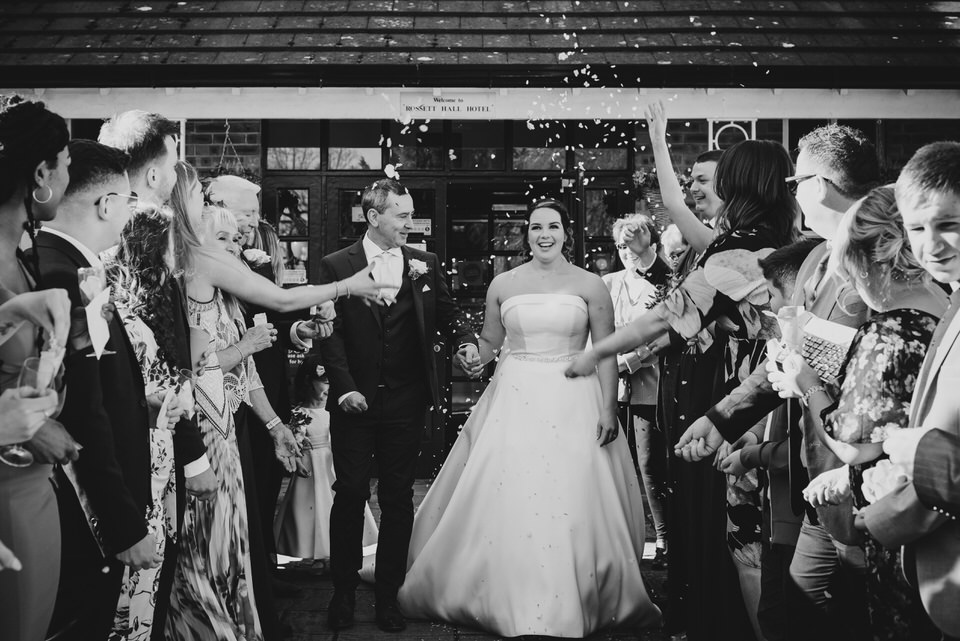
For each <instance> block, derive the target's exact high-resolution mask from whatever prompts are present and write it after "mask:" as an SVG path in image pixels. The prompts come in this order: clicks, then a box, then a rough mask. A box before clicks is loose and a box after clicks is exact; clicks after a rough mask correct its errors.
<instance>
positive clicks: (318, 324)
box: [296, 318, 333, 341]
mask: <svg viewBox="0 0 960 641" xmlns="http://www.w3.org/2000/svg"><path fill="white" fill-rule="evenodd" d="M296 331H297V338H299V339H300V340H302V341H312V340H317V339H320V340H323V339H324V338H329V337H330V335H331V334H333V321H332V320H331V321H319V320H317V318H312V319H310V320H308V321H306V322H303V323H297V330H296Z"/></svg>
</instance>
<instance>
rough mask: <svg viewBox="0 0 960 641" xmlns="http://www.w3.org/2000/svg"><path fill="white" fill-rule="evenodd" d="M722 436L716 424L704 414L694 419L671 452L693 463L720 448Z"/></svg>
mask: <svg viewBox="0 0 960 641" xmlns="http://www.w3.org/2000/svg"><path fill="white" fill-rule="evenodd" d="M721 443H723V436H722V435H721V434H720V431H719V430H717V428H716V426H715V425H714V424H713V421H711V420H710V419H709V418H707V417H706V416H701V417H700V418H698V419H697V420H696V421H694V422H693V423H692V424H691V425H690V427H688V428H687V430H686V431H685V432H684V433H683V435H682V436H681V437H680V440H679V441H677V444H676V445H674V446H673V453H674V454H676V455H677V456H679V457H680V458H682V459H683V460H684V461H687V462H689V463H693V462H695V461H700V460H702V459H705V458H707V457H708V456H710V455H711V454H713V453H715V452H716V451H717V450H718V449H720V444H721Z"/></svg>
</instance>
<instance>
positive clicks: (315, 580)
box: [278, 482, 671, 641]
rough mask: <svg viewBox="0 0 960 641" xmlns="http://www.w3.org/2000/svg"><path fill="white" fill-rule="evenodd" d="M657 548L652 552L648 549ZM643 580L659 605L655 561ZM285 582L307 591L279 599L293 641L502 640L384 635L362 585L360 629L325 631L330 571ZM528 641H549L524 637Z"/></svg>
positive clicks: (309, 571)
mask: <svg viewBox="0 0 960 641" xmlns="http://www.w3.org/2000/svg"><path fill="white" fill-rule="evenodd" d="M426 488H427V484H426V482H418V484H417V487H416V497H415V499H414V501H415V502H416V504H417V505H419V502H420V500H421V499H422V498H423V495H424V493H425V492H426ZM375 503H376V499H374V500H373V501H372V502H371V508H372V509H373V511H374V515H375V516H376V517H377V519H378V520H379V517H380V515H379V510H378V509H377V506H376V504H375ZM647 537H648V539H647V540H648V541H653V540H654V538H653V534H652V530H651V529H650V528H649V526H648V532H647ZM648 547H652V546H648ZM645 556H647V555H645ZM643 570H644V572H643V575H644V581H645V582H646V584H647V588H648V589H649V590H650V591H651V595H652V597H653V598H654V600H655V601H658V600H659V599H660V595H662V594H663V583H664V580H665V578H666V577H665V575H666V573H665V572H664V571H654V570H653V569H652V568H650V560H649V559H647V560H644V562H643ZM282 576H283V577H284V579H285V580H287V581H289V582H290V583H294V584H296V585H297V586H299V587H300V588H301V589H302V593H301V595H300V596H298V597H296V598H288V599H283V598H281V599H278V606H279V608H280V618H281V621H283V622H284V623H288V624H289V625H290V626H291V627H292V628H293V632H294V634H293V636H292V637H290V638H291V640H292V641H308V640H309V641H366V640H382V641H388V640H389V641H460V640H461V639H462V640H463V641H481V640H483V639H499V638H500V637H497V636H493V635H489V634H486V633H484V632H482V631H479V630H473V629H470V628H461V627H454V626H450V625H445V624H442V623H432V622H429V621H409V622H408V627H407V629H406V630H405V631H404V632H402V633H400V634H389V633H385V632H381V631H380V630H379V629H378V628H377V626H376V623H375V622H374V614H373V601H374V599H373V587H372V586H370V585H366V584H364V585H361V587H360V589H359V590H358V592H357V624H356V625H355V626H354V627H353V628H351V629H350V630H345V631H342V632H331V631H330V630H328V629H327V627H326V616H327V603H328V602H329V601H330V597H331V595H332V594H333V586H332V584H331V583H330V580H329V578H328V577H327V575H326V568H325V566H324V565H323V564H320V563H309V562H291V563H287V564H286V565H284V569H283V571H282ZM521 638H523V639H544V638H546V637H521ZM670 638H671V637H670V636H669V635H667V634H664V633H663V632H660V631H657V630H649V631H642V632H641V631H634V630H622V631H612V632H606V633H598V634H595V635H593V636H591V637H589V639H590V640H591V641H605V640H607V639H610V640H613V639H616V640H618V641H619V640H626V639H631V640H642V641H669V639H670Z"/></svg>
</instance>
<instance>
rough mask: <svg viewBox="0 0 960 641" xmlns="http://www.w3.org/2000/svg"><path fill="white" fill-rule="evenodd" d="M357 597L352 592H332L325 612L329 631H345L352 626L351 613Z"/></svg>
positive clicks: (354, 607)
mask: <svg viewBox="0 0 960 641" xmlns="http://www.w3.org/2000/svg"><path fill="white" fill-rule="evenodd" d="M356 605H357V597H356V595H355V594H354V593H353V592H334V593H333V598H332V599H330V611H329V612H327V625H329V626H330V629H331V630H346V629H347V628H349V627H351V626H352V625H353V611H354V610H355V609H356Z"/></svg>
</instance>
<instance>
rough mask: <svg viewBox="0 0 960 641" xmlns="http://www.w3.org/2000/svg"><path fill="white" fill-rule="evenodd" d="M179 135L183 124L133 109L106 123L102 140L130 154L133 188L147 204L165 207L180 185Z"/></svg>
mask: <svg viewBox="0 0 960 641" xmlns="http://www.w3.org/2000/svg"><path fill="white" fill-rule="evenodd" d="M179 134H180V125H179V124H178V123H176V122H174V121H173V120H168V119H167V118H164V117H163V116H161V115H160V114H156V113H148V112H146V111H141V110H139V109H133V110H130V111H124V112H123V113H120V114H117V115H115V116H114V117H113V118H110V119H109V120H107V121H106V122H104V123H103V126H102V127H101V128H100V136H99V137H98V140H99V142H100V143H101V144H104V145H109V146H110V147H116V148H117V149H121V150H123V151H125V152H127V153H128V154H129V155H130V166H129V168H128V170H127V171H128V173H129V176H130V185H131V188H132V189H133V191H135V192H136V193H137V194H139V195H140V198H142V199H143V200H144V201H146V202H150V203H153V204H155V205H162V204H164V203H166V202H167V201H168V200H170V194H171V193H172V192H173V186H174V185H175V184H176V182H177V173H176V169H175V167H176V164H177V157H178V152H177V137H178V136H179Z"/></svg>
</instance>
